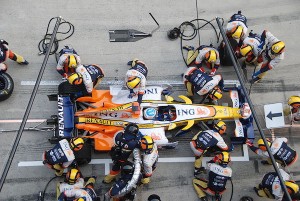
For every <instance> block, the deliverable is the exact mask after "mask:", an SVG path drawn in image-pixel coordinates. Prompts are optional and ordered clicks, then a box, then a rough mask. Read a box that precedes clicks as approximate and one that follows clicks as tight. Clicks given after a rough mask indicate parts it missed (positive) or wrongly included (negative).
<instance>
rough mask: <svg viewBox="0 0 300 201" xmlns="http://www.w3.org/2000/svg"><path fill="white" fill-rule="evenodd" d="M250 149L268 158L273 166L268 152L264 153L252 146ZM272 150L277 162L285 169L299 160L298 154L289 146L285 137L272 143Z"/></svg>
mask: <svg viewBox="0 0 300 201" xmlns="http://www.w3.org/2000/svg"><path fill="white" fill-rule="evenodd" d="M250 149H251V150H252V151H253V152H255V153H256V154H258V155H260V156H263V157H267V158H268V159H267V162H268V163H269V164H270V165H271V164H272V162H271V159H270V158H269V154H268V152H267V151H262V150H261V149H259V148H258V147H255V146H250ZM270 149H271V153H272V155H273V156H274V158H275V160H276V162H278V163H280V165H281V166H283V167H285V166H290V165H292V164H293V163H295V162H296V161H297V159H298V154H297V152H296V151H295V150H294V149H292V148H291V147H289V146H288V145H287V138H285V137H279V138H276V139H275V140H274V141H273V142H272V144H271V146H270Z"/></svg>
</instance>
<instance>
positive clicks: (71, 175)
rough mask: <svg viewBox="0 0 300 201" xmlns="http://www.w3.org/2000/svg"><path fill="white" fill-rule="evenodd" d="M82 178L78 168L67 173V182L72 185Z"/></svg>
mask: <svg viewBox="0 0 300 201" xmlns="http://www.w3.org/2000/svg"><path fill="white" fill-rule="evenodd" d="M81 177H82V175H81V172H80V171H79V170H78V169H77V168H72V169H70V170H69V171H68V172H67V174H66V178H65V182H66V183H68V184H70V185H73V184H75V183H76V181H77V179H79V178H81Z"/></svg>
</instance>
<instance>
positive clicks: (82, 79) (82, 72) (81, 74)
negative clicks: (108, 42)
mask: <svg viewBox="0 0 300 201" xmlns="http://www.w3.org/2000/svg"><path fill="white" fill-rule="evenodd" d="M75 71H76V73H72V74H71V75H70V76H69V77H68V78H67V79H68V81H69V83H70V84H72V85H77V86H78V89H79V91H80V92H82V95H90V94H91V93H92V91H93V88H95V87H96V86H97V85H98V84H100V82H101V81H102V78H103V77H104V71H103V69H102V68H101V67H100V66H98V65H96V64H92V65H81V64H80V65H78V67H77V68H76V70H75ZM80 89H81V90H80ZM77 96H80V95H79V94H77Z"/></svg>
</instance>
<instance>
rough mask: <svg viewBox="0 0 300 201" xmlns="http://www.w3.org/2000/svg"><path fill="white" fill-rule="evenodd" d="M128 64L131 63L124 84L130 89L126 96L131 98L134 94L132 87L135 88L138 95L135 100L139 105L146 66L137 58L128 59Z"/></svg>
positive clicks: (143, 90)
mask: <svg viewBox="0 0 300 201" xmlns="http://www.w3.org/2000/svg"><path fill="white" fill-rule="evenodd" d="M128 65H131V68H130V69H129V70H128V71H127V73H126V77H125V83H126V86H127V88H128V89H129V91H130V93H129V96H128V98H133V96H135V95H136V94H135V92H134V89H136V90H137V95H138V99H137V102H138V103H139V105H141V103H142V100H143V95H144V93H145V87H146V79H147V74H148V67H147V66H146V64H145V63H144V62H142V61H140V60H138V59H133V60H132V61H129V62H128Z"/></svg>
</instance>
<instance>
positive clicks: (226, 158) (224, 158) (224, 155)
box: [215, 151, 231, 164]
mask: <svg viewBox="0 0 300 201" xmlns="http://www.w3.org/2000/svg"><path fill="white" fill-rule="evenodd" d="M215 158H217V162H218V163H219V164H228V163H229V162H230V161H231V158H230V154H229V153H228V152H226V151H222V152H221V153H220V154H217V155H216V156H215Z"/></svg>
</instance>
